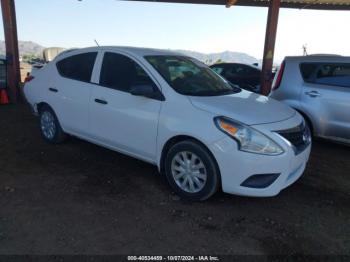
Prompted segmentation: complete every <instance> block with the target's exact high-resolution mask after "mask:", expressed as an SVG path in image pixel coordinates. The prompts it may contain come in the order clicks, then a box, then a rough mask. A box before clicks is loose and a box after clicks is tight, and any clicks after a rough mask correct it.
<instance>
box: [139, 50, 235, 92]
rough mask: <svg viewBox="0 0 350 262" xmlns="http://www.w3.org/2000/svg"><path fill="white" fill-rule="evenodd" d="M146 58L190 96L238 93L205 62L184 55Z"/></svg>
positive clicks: (170, 82)
mask: <svg viewBox="0 0 350 262" xmlns="http://www.w3.org/2000/svg"><path fill="white" fill-rule="evenodd" d="M145 58H146V60H147V61H148V62H149V63H150V64H151V65H152V66H153V67H154V68H155V69H156V70H157V71H158V73H159V74H160V75H161V76H162V77H163V78H164V79H165V80H166V81H167V82H168V84H169V85H170V86H171V87H172V88H173V89H175V91H176V92H178V93H180V94H183V95H190V96H216V95H227V94H232V93H237V92H239V91H240V89H239V88H237V87H233V86H231V85H230V84H229V83H228V82H227V81H225V80H224V79H223V78H222V77H220V76H219V75H217V74H216V73H215V72H213V71H212V70H211V69H210V68H209V67H208V66H206V65H205V64H203V63H201V62H199V61H197V60H195V59H193V58H189V57H184V56H164V55H159V56H146V57H145Z"/></svg>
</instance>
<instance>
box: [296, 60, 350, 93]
mask: <svg viewBox="0 0 350 262" xmlns="http://www.w3.org/2000/svg"><path fill="white" fill-rule="evenodd" d="M300 69H301V72H302V75H303V78H304V80H305V81H306V82H309V83H315V84H323V85H331V86H342V87H350V63H339V64H338V63H327V64H316V63H303V64H301V65H300Z"/></svg>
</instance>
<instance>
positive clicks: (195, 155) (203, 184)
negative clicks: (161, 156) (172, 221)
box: [165, 140, 219, 201]
mask: <svg viewBox="0 0 350 262" xmlns="http://www.w3.org/2000/svg"><path fill="white" fill-rule="evenodd" d="M165 174H166V177H167V180H168V182H169V184H170V186H171V187H172V188H173V190H174V191H175V192H176V193H177V194H178V195H179V196H180V197H181V198H183V199H188V200H195V201H199V200H205V199H208V198H209V197H210V196H212V195H213V194H214V193H215V192H216V191H217V189H218V185H219V170H218V167H217V165H216V162H215V159H214V158H213V156H212V155H211V154H210V152H209V151H208V149H206V148H205V147H204V146H203V145H201V144H199V143H197V142H195V141H191V140H189V141H183V142H179V143H177V144H175V145H174V146H172V147H171V148H170V150H169V151H168V154H167V156H166V159H165Z"/></svg>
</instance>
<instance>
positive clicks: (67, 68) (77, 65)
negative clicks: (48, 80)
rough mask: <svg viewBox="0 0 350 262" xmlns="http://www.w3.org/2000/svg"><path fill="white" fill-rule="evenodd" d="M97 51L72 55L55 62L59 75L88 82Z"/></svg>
mask: <svg viewBox="0 0 350 262" xmlns="http://www.w3.org/2000/svg"><path fill="white" fill-rule="evenodd" d="M96 56H97V52H91V53H84V54H79V55H74V56H70V57H67V58H65V59H62V60H61V61H59V62H57V64H56V66H57V70H58V72H59V73H60V75H61V76H63V77H66V78H70V79H74V80H78V81H83V82H90V81H91V74H92V70H93V68H94V64H95V60H96Z"/></svg>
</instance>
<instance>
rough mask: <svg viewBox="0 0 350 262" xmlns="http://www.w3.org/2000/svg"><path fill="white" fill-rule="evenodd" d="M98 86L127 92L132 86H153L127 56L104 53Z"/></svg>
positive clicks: (142, 71)
mask: <svg viewBox="0 0 350 262" xmlns="http://www.w3.org/2000/svg"><path fill="white" fill-rule="evenodd" d="M100 85H102V86H105V87H109V88H112V89H117V90H120V91H124V92H129V91H130V88H131V86H133V85H152V86H155V85H154V82H153V81H152V79H151V78H150V77H149V76H148V74H147V73H146V72H145V70H143V69H142V68H141V67H140V66H139V65H138V64H137V63H136V62H134V61H133V60H132V59H130V58H129V57H127V56H124V55H120V54H116V53H109V52H107V53H105V55H104V58H103V63H102V68H101V75H100Z"/></svg>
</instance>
